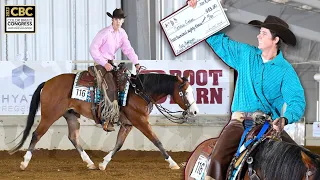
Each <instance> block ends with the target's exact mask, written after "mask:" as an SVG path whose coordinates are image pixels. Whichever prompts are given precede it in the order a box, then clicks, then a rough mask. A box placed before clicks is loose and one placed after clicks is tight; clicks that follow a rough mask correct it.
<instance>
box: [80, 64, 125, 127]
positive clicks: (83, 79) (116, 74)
mask: <svg viewBox="0 0 320 180" xmlns="http://www.w3.org/2000/svg"><path fill="white" fill-rule="evenodd" d="M94 68H95V67H94V66H89V67H88V70H87V71H82V72H81V73H80V75H79V79H78V82H77V85H78V86H84V87H88V88H90V99H91V105H92V107H91V113H92V115H93V118H94V120H95V122H96V123H97V124H101V120H100V119H101V106H100V103H95V101H94V98H95V89H97V87H98V84H97V80H96V75H95V70H94ZM98 68H99V67H98ZM127 70H128V69H127V68H126V66H125V63H120V64H119V65H118V67H117V69H116V70H114V71H112V74H113V78H114V79H109V80H113V81H115V84H116V88H117V90H118V91H119V92H122V91H124V89H125V85H126V83H127V77H126V71H127ZM106 83H108V82H106ZM97 111H98V112H97Z"/></svg>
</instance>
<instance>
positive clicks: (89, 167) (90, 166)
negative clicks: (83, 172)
mask: <svg viewBox="0 0 320 180" xmlns="http://www.w3.org/2000/svg"><path fill="white" fill-rule="evenodd" d="M87 167H88V169H90V170H94V169H97V167H96V166H95V165H94V164H88V165H87Z"/></svg>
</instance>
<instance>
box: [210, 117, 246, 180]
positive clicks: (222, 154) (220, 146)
mask: <svg viewBox="0 0 320 180" xmlns="http://www.w3.org/2000/svg"><path fill="white" fill-rule="evenodd" d="M242 122H243V117H237V118H236V119H234V117H233V119H232V120H230V121H229V123H228V125H227V126H225V127H224V129H223V130H222V132H221V134H220V136H219V138H218V141H217V143H216V145H215V148H214V150H213V154H212V156H211V163H210V166H209V168H208V171H207V176H210V177H212V178H213V179H215V180H225V179H226V174H227V170H228V167H229V164H230V162H231V160H232V157H233V155H234V154H235V152H236V151H237V148H238V145H239V142H240V139H241V135H242V133H243V132H244V127H243V123H242ZM207 179H208V177H207Z"/></svg>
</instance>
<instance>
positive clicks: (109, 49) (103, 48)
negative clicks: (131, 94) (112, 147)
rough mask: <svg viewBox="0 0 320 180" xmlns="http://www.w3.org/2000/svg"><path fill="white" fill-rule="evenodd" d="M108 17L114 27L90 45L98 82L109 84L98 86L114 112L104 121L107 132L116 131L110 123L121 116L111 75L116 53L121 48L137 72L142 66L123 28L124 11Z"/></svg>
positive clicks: (115, 11)
mask: <svg viewBox="0 0 320 180" xmlns="http://www.w3.org/2000/svg"><path fill="white" fill-rule="evenodd" d="M107 15H108V16H109V17H111V18H112V25H110V26H108V27H106V28H103V29H102V30H100V31H99V32H98V34H97V35H96V36H95V38H94V39H93V41H92V43H91V45H90V54H91V56H92V58H93V59H94V61H95V67H96V69H97V72H98V73H96V75H97V76H98V77H97V79H98V81H99V79H100V81H102V82H106V83H107V84H104V83H102V82H99V84H98V85H99V86H100V87H101V88H100V89H101V90H102V93H103V94H104V96H105V98H106V97H107V98H109V100H106V99H104V100H105V103H106V102H111V103H109V104H107V105H106V104H105V106H107V109H112V110H111V111H109V112H107V114H110V116H109V115H107V118H105V119H104V120H105V123H104V129H106V130H107V131H114V128H113V126H112V123H109V121H113V120H116V118H118V114H119V112H118V107H117V104H118V101H117V100H118V99H117V97H118V96H117V87H116V85H115V81H114V76H113V74H112V73H111V71H112V70H113V62H112V61H113V60H114V59H115V57H114V56H115V53H116V52H117V51H118V49H119V48H121V50H122V52H123V53H124V54H125V55H126V56H127V57H128V58H129V59H130V60H131V61H132V63H133V64H134V65H135V68H136V70H137V71H139V70H140V65H139V63H138V56H137V55H136V53H135V52H134V49H133V48H132V47H131V44H130V41H129V39H128V35H127V33H126V32H125V30H124V29H122V28H121V26H122V24H123V22H124V18H125V16H124V12H123V11H122V9H115V10H114V11H113V14H112V15H111V14H110V13H109V12H107ZM102 79H104V80H102ZM110 107H111V108H110ZM104 108H106V107H104ZM112 114H113V115H112ZM114 114H116V115H114ZM106 126H107V127H106Z"/></svg>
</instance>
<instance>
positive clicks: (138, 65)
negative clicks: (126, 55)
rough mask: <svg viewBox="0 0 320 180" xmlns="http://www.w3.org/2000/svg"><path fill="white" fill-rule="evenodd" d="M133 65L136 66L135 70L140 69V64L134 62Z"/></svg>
mask: <svg viewBox="0 0 320 180" xmlns="http://www.w3.org/2000/svg"><path fill="white" fill-rule="evenodd" d="M135 67H136V71H137V72H139V71H140V64H136V65H135Z"/></svg>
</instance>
